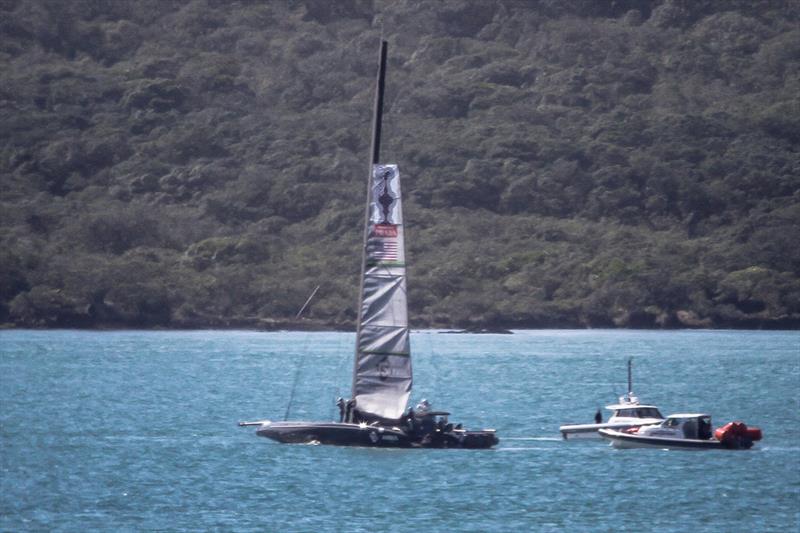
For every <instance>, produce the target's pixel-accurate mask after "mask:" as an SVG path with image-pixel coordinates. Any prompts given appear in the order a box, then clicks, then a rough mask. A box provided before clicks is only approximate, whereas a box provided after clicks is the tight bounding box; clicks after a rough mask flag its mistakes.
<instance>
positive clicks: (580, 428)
mask: <svg viewBox="0 0 800 533" xmlns="http://www.w3.org/2000/svg"><path fill="white" fill-rule="evenodd" d="M658 422H660V420H657V419H648V420H644V421H642V422H641V423H637V424H630V423H622V424H613V423H605V424H570V425H565V426H561V427H559V428H558V430H559V431H560V432H561V436H562V437H563V438H564V440H572V439H600V438H602V436H601V435H600V433H599V431H600V430H601V429H612V430H615V431H625V430H626V429H630V428H634V427H640V426H646V425H650V424H655V423H658Z"/></svg>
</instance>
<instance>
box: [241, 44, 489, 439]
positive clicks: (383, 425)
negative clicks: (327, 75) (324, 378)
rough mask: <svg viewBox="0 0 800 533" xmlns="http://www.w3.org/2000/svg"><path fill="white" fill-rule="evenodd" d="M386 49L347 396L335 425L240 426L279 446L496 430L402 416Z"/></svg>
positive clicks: (425, 408)
mask: <svg viewBox="0 0 800 533" xmlns="http://www.w3.org/2000/svg"><path fill="white" fill-rule="evenodd" d="M386 53H387V43H386V42H385V41H383V42H382V43H381V51H380V66H379V69H378V79H377V84H376V91H375V109H374V115H373V127H372V145H371V150H370V151H371V159H370V169H369V180H368V189H367V206H366V216H365V227H364V250H363V254H362V268H361V289H360V296H359V318H358V327H357V331H356V349H355V360H354V366H353V383H352V398H351V399H349V400H347V401H345V400H343V399H340V400H339V402H338V404H339V408H340V420H339V421H338V422H305V421H298V422H292V421H283V422H272V421H269V420H261V421H258V422H240V424H239V425H241V426H258V428H257V430H256V433H257V434H258V435H260V436H263V437H267V438H270V439H273V440H276V441H278V442H282V443H318V444H331V445H339V446H372V447H405V448H490V447H492V446H494V445H495V444H497V443H498V438H497V435H496V433H495V430H492V429H484V430H480V431H468V430H465V429H463V428H462V427H461V424H458V425H453V424H452V423H450V422H449V421H448V416H449V413H447V412H444V411H434V410H432V409H431V408H430V404H428V402H427V401H422V402H420V404H419V405H418V406H417V408H416V410H414V409H410V410H408V411H406V406H407V404H408V399H409V396H410V394H411V387H412V370H411V348H410V342H409V333H410V332H409V327H408V302H407V299H406V262H405V246H404V237H405V233H404V225H403V215H402V198H401V190H400V172H399V169H398V167H397V165H394V164H380V163H379V159H380V158H379V155H380V140H381V136H380V133H381V120H382V113H383V89H384V80H385V72H386Z"/></svg>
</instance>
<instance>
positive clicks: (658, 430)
mask: <svg viewBox="0 0 800 533" xmlns="http://www.w3.org/2000/svg"><path fill="white" fill-rule="evenodd" d="M637 435H642V436H650V437H666V438H673V439H693V440H709V439H711V437H712V433H711V416H710V415H706V414H699V413H693V414H678V415H670V416H668V417H667V419H666V420H664V421H663V422H661V423H660V424H658V425H656V426H644V427H642V428H640V429H639V432H638V433H637Z"/></svg>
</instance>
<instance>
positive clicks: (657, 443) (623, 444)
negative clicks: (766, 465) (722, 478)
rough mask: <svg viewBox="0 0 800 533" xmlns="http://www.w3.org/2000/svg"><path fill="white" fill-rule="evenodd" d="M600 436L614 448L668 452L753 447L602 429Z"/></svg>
mask: <svg viewBox="0 0 800 533" xmlns="http://www.w3.org/2000/svg"><path fill="white" fill-rule="evenodd" d="M599 433H600V436H601V437H603V438H604V439H607V440H609V441H611V445H612V446H613V447H615V448H620V449H627V448H657V449H661V450H663V449H670V450H746V449H749V448H751V447H752V446H753V442H752V441H747V440H742V441H737V442H736V443H724V442H720V441H718V440H717V439H680V438H670V437H652V436H647V435H636V434H629V433H623V432H620V431H614V430H610V429H602V430H600V431H599Z"/></svg>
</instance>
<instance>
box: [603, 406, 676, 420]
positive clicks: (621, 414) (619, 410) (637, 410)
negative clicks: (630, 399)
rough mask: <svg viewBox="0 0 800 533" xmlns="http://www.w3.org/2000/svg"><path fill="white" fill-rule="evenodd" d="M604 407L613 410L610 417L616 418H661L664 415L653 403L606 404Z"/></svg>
mask: <svg viewBox="0 0 800 533" xmlns="http://www.w3.org/2000/svg"><path fill="white" fill-rule="evenodd" d="M606 409H609V410H610V411H612V412H613V414H612V415H611V417H612V418H613V419H616V418H655V419H658V420H663V419H664V415H662V414H661V412H660V411H659V410H658V408H657V407H656V406H655V405H631V404H616V405H607V406H606Z"/></svg>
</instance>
